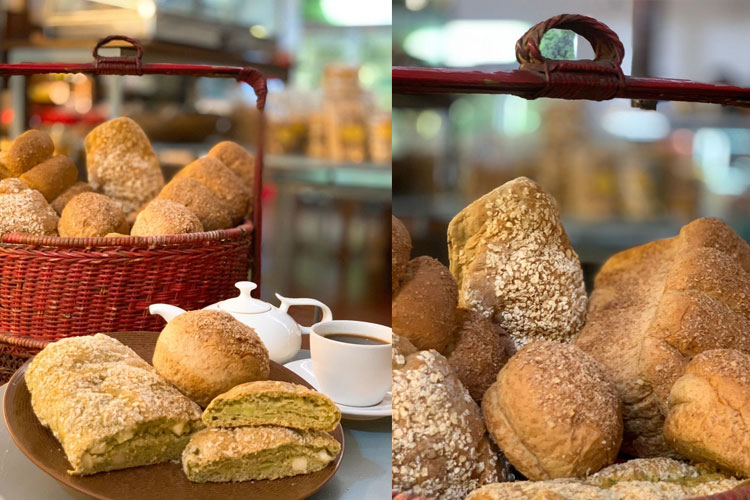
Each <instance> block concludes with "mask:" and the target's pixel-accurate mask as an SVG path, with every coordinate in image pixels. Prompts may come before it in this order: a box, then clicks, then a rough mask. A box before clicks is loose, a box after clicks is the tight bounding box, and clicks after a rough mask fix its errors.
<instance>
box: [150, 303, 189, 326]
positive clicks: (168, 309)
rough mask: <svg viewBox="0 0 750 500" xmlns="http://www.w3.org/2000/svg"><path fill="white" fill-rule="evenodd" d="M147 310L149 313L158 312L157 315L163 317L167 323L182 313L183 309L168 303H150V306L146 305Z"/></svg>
mask: <svg viewBox="0 0 750 500" xmlns="http://www.w3.org/2000/svg"><path fill="white" fill-rule="evenodd" d="M148 312H149V313H151V314H158V315H159V316H161V317H162V318H164V320H165V321H166V322H167V323H169V322H170V321H172V320H173V319H174V318H175V317H177V316H179V315H180V314H182V313H184V312H185V310H184V309H181V308H179V307H177V306H172V305H169V304H151V305H150V306H148Z"/></svg>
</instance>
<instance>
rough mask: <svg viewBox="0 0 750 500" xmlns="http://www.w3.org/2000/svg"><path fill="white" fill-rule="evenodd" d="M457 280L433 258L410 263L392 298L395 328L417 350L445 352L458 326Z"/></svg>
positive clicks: (419, 258) (414, 260) (392, 314)
mask: <svg viewBox="0 0 750 500" xmlns="http://www.w3.org/2000/svg"><path fill="white" fill-rule="evenodd" d="M457 301H458V298H457V292H456V283H455V281H453V277H452V276H451V273H450V272H449V271H448V269H447V268H446V267H445V266H444V265H442V264H441V263H440V262H439V261H438V260H437V259H433V258H432V257H417V258H416V259H412V260H411V261H410V262H409V264H408V265H407V266H406V271H405V272H404V276H403V278H402V281H401V287H400V288H399V289H398V291H397V292H396V295H394V296H393V299H392V301H391V318H392V323H393V331H394V332H395V333H397V334H399V335H401V336H402V337H405V338H407V339H409V340H410V341H411V343H413V344H414V345H415V346H416V347H417V349H435V350H436V351H438V352H442V351H443V350H444V349H445V347H446V346H447V345H448V344H449V343H450V342H451V341H452V340H453V334H454V332H455V329H456V303H457Z"/></svg>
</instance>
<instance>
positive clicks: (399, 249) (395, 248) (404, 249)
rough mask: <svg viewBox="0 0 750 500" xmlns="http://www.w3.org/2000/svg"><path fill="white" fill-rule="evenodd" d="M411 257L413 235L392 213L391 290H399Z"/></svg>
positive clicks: (393, 291)
mask: <svg viewBox="0 0 750 500" xmlns="http://www.w3.org/2000/svg"><path fill="white" fill-rule="evenodd" d="M409 259H411V236H410V235H409V231H407V230H406V227H404V224H403V223H402V222H401V221H400V220H398V219H397V218H396V217H394V216H393V215H391V292H392V293H395V292H396V290H398V287H399V284H400V283H401V278H402V277H403V275H404V272H405V271H406V265H407V264H408V263H409Z"/></svg>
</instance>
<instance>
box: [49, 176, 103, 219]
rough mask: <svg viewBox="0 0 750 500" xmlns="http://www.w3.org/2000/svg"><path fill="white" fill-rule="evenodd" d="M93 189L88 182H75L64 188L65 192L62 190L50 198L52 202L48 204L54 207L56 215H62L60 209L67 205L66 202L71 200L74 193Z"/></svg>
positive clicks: (88, 191) (87, 191)
mask: <svg viewBox="0 0 750 500" xmlns="http://www.w3.org/2000/svg"><path fill="white" fill-rule="evenodd" d="M93 190H94V188H92V187H91V184H89V183H88V182H76V183H75V184H73V185H72V186H70V187H69V188H68V189H66V190H65V192H63V193H62V194H61V195H60V196H58V197H57V198H55V199H54V200H52V203H50V205H51V206H52V208H54V209H55V212H57V215H62V211H63V209H64V208H65V205H67V204H68V202H69V201H70V200H72V199H73V198H74V197H75V196H76V195H78V194H81V193H90V192H92V191H93Z"/></svg>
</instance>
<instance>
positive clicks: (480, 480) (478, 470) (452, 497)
mask: <svg viewBox="0 0 750 500" xmlns="http://www.w3.org/2000/svg"><path fill="white" fill-rule="evenodd" d="M393 409H394V410H393V451H392V455H393V456H392V462H393V489H394V490H396V491H401V492H404V493H413V494H416V495H420V496H425V497H434V498H440V499H441V500H463V498H464V497H465V496H466V494H467V493H468V492H470V491H472V490H474V489H476V488H478V487H479V486H481V485H483V484H487V483H492V482H495V481H506V480H508V476H509V473H508V471H507V464H506V463H505V461H504V460H503V459H502V456H501V455H500V456H498V455H497V454H496V453H495V451H494V450H493V448H492V446H491V444H490V441H489V439H488V437H487V429H486V428H485V426H484V422H482V417H481V413H480V411H479V407H478V406H477V404H476V403H475V402H474V400H473V399H471V396H469V393H468V391H467V390H466V388H465V387H463V386H462V385H461V382H460V381H459V380H458V377H456V376H455V374H454V373H453V371H452V370H451V368H450V365H449V364H448V361H447V360H446V359H445V358H444V357H443V356H441V355H440V354H438V353H437V352H436V351H420V352H416V353H413V354H410V355H408V356H407V357H406V363H405V364H404V366H403V368H401V369H398V370H394V371H393Z"/></svg>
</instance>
